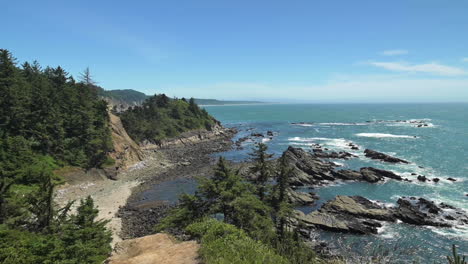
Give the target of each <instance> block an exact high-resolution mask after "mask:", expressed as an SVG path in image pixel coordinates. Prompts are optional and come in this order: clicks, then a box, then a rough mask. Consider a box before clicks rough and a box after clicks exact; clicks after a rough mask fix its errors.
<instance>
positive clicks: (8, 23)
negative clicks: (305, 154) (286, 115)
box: [0, 0, 468, 102]
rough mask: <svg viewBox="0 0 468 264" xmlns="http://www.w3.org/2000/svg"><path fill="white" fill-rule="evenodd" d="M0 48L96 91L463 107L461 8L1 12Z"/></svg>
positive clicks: (390, 5) (238, 5)
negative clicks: (85, 74)
mask: <svg viewBox="0 0 468 264" xmlns="http://www.w3.org/2000/svg"><path fill="white" fill-rule="evenodd" d="M1 9H2V11H1V15H0V22H1V25H2V30H1V33H0V48H7V49H9V50H11V51H12V52H13V54H14V56H15V57H17V58H18V60H19V61H20V62H23V61H31V60H34V59H36V60H38V61H39V62H40V63H41V64H43V65H51V66H57V65H60V66H62V67H64V68H65V69H67V70H68V71H69V72H70V73H71V74H73V75H74V76H77V75H78V73H79V72H81V71H82V70H83V69H84V68H86V67H87V66H89V67H90V69H91V72H92V73H93V75H94V77H95V79H96V80H97V81H98V82H99V84H100V85H101V86H103V87H104V88H105V89H135V90H139V91H142V92H145V93H147V94H153V93H162V92H164V93H166V94H168V95H171V96H178V97H182V96H185V97H191V96H193V97H202V98H217V99H261V100H274V101H291V100H297V101H349V102H359V101H366V102H367V101H382V102H383V101H397V102H407V101H468V1H457V0H451V1H442V0H440V1H432V0H421V1H410V0H395V1H375V0H373V1H349V0H343V1H333V0H329V1H310V0H305V1H274V0H270V1H254V0H250V1H243V0H236V1H222V0H215V1H204V0H198V1H178V0H171V1H21V0H15V1H7V0H5V1H2V3H1Z"/></svg>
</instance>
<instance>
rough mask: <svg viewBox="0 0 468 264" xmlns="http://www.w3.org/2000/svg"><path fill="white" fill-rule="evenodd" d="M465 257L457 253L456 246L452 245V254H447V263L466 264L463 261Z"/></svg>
mask: <svg viewBox="0 0 468 264" xmlns="http://www.w3.org/2000/svg"><path fill="white" fill-rule="evenodd" d="M465 259H466V257H465V256H461V255H458V253H457V247H456V246H455V245H452V256H447V260H448V263H449V264H467V262H466V261H465Z"/></svg>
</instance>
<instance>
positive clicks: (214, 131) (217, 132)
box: [141, 122, 237, 150]
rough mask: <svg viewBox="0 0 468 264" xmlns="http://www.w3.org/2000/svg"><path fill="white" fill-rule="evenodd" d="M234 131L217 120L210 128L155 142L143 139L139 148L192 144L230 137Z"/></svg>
mask: <svg viewBox="0 0 468 264" xmlns="http://www.w3.org/2000/svg"><path fill="white" fill-rule="evenodd" d="M236 133H237V130H236V129H235V128H225V127H223V126H221V124H220V123H219V122H218V123H216V124H215V125H213V127H212V128H211V130H206V129H198V130H192V131H187V132H184V133H182V134H180V135H179V136H177V137H174V138H169V139H164V140H161V141H160V142H159V143H157V144H155V143H153V142H149V141H144V142H142V143H141V148H142V149H143V150H155V149H169V148H173V147H179V146H187V145H194V144H198V143H201V142H206V141H210V140H214V139H217V138H229V139H231V138H232V137H233V136H234V135H235V134H236Z"/></svg>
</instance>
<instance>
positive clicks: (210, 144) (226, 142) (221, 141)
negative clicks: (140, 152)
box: [118, 128, 237, 239]
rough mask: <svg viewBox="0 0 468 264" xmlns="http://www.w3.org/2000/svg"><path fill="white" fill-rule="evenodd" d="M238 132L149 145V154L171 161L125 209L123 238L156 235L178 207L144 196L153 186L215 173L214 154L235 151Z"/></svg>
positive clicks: (147, 180)
mask: <svg viewBox="0 0 468 264" xmlns="http://www.w3.org/2000/svg"><path fill="white" fill-rule="evenodd" d="M236 133H237V131H236V129H232V128H218V129H217V130H216V131H215V132H213V133H205V134H203V135H201V134H194V133H193V132H192V134H191V135H190V136H185V137H184V136H183V137H180V138H177V139H174V140H173V141H172V142H171V141H166V142H164V144H162V145H160V146H155V145H147V146H145V150H146V151H147V152H150V155H152V154H151V152H155V153H158V155H160V156H162V157H164V159H165V160H167V162H168V164H169V165H168V166H167V167H166V168H165V169H161V170H153V171H148V172H147V173H148V174H149V175H147V176H146V177H145V180H144V181H143V182H142V183H141V184H140V185H139V186H137V187H135V188H134V189H133V190H132V194H131V196H130V197H129V199H128V200H127V203H126V205H125V206H123V207H121V208H120V209H119V212H118V217H120V218H121V219H122V231H121V237H122V238H123V239H129V238H136V237H141V236H145V235H149V234H152V233H154V231H153V229H154V226H155V225H156V224H157V223H158V222H159V221H160V220H161V219H162V218H163V217H165V216H166V215H167V213H168V212H169V211H170V209H172V208H173V207H174V205H172V204H169V203H168V202H164V201H148V202H146V201H145V200H143V199H144V198H143V197H141V195H140V194H141V193H142V192H144V191H146V190H148V189H151V188H152V187H153V186H155V185H157V184H159V183H162V182H165V181H171V180H175V179H182V178H185V179H190V178H194V177H200V176H201V177H203V176H209V175H211V174H212V168H213V165H214V164H215V162H216V159H215V158H213V156H212V154H214V153H217V152H223V151H227V150H229V149H231V148H232V145H233V142H232V140H231V139H232V138H233V137H234V135H235V134H236Z"/></svg>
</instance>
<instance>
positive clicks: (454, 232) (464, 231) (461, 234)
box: [427, 225, 468, 241]
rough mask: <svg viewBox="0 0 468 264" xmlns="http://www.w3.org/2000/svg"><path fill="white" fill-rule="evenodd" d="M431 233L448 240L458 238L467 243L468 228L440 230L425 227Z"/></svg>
mask: <svg viewBox="0 0 468 264" xmlns="http://www.w3.org/2000/svg"><path fill="white" fill-rule="evenodd" d="M427 228H428V229H429V230H431V231H432V232H434V233H436V234H438V235H441V236H445V237H450V238H458V239H462V240H465V241H468V226H466V225H465V226H455V227H451V228H440V227H434V226H428V227H427Z"/></svg>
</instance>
